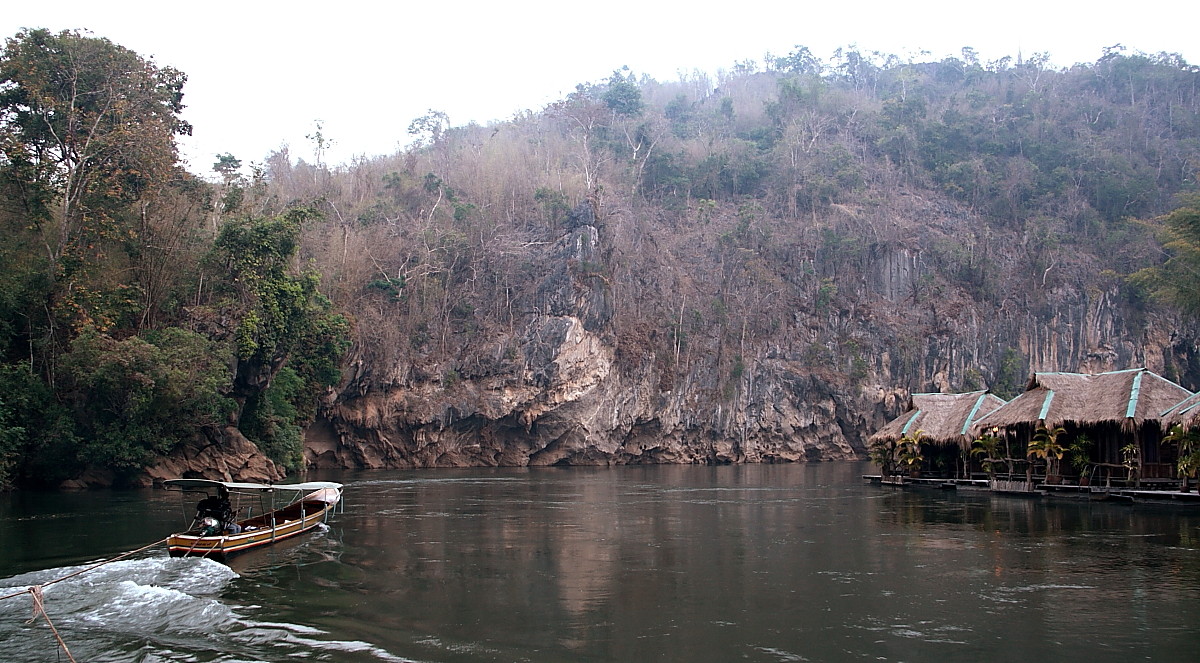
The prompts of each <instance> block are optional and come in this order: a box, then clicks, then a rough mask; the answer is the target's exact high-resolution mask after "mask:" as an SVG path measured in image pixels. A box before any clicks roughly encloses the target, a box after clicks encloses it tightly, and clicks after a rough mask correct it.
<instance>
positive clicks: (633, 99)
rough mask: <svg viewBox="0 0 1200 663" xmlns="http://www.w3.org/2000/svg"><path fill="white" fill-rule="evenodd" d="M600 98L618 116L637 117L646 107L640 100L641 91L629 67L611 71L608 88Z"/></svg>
mask: <svg viewBox="0 0 1200 663" xmlns="http://www.w3.org/2000/svg"><path fill="white" fill-rule="evenodd" d="M622 72H624V73H622ZM601 98H602V99H603V101H604V105H605V106H608V108H609V110H611V111H612V112H613V114H614V115H617V116H620V117H638V116H640V115H641V114H642V112H643V111H644V110H645V108H646V105H645V103H644V102H643V101H642V91H641V90H640V89H639V88H638V86H637V82H636V81H635V79H634V77H633V72H631V71H629V67H625V68H623V69H619V70H617V71H614V72H613V73H612V76H610V77H609V79H608V89H607V90H605V91H604V95H603V96H602V97H601Z"/></svg>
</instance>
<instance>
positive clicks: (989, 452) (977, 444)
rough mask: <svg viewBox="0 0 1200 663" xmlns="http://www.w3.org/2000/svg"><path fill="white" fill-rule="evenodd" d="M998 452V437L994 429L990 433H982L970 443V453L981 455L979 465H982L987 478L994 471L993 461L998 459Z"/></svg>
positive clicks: (995, 461)
mask: <svg viewBox="0 0 1200 663" xmlns="http://www.w3.org/2000/svg"><path fill="white" fill-rule="evenodd" d="M999 453H1000V437H999V436H998V435H996V431H995V429H993V430H992V432H990V433H984V434H983V435H980V436H979V439H977V440H975V441H974V442H972V443H971V455H972V456H982V458H980V465H982V466H983V471H984V472H987V475H988V478H989V479H991V478H992V475H993V474H995V472H996V466H995V463H997V462H999V461H1000V458H998V457H997V454H999Z"/></svg>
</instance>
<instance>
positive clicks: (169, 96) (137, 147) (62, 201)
mask: <svg viewBox="0 0 1200 663" xmlns="http://www.w3.org/2000/svg"><path fill="white" fill-rule="evenodd" d="M185 81H186V76H184V75H183V74H182V73H181V72H179V71H177V70H175V69H172V68H170V67H159V66H157V65H155V64H154V63H153V62H152V61H148V60H145V59H143V58H142V57H140V56H139V55H137V54H136V53H134V52H133V51H130V50H128V49H126V48H123V47H121V46H118V45H116V44H114V43H112V42H110V41H108V40H107V39H101V38H96V37H90V36H86V35H84V34H81V33H79V32H61V33H57V34H54V33H51V32H50V31H48V30H23V31H21V32H20V33H18V34H17V35H16V36H14V37H12V38H9V39H8V40H7V41H6V42H5V45H4V49H3V52H2V53H0V192H2V194H3V199H4V205H3V209H2V210H0V211H3V212H6V213H7V214H8V215H9V216H8V221H9V224H10V225H9V227H8V228H7V229H6V230H8V231H9V232H11V233H12V235H13V236H15V237H14V239H15V240H16V241H24V242H27V246H28V247H33V246H39V247H41V250H42V256H41V259H40V266H36V265H34V264H33V262H32V261H30V260H29V259H28V258H27V259H26V260H25V265H24V267H26V268H27V272H26V273H27V274H28V275H29V276H28V278H27V279H26V285H27V289H34V288H36V292H37V294H38V296H39V297H40V298H42V299H43V303H42V305H41V306H36V307H30V309H29V310H30V311H35V312H36V311H43V312H46V313H48V315H44V317H42V318H40V319H32V320H30V321H29V322H28V323H27V330H26V333H28V334H30V335H34V336H37V335H41V336H42V337H43V339H42V341H41V342H40V347H42V348H43V349H44V350H46V351H47V352H48V353H50V354H51V355H52V354H53V353H54V352H57V351H59V350H61V349H63V348H65V346H66V342H67V341H69V339H70V336H71V333H69V332H70V331H71V330H72V329H78V328H81V327H83V326H85V325H87V324H101V325H103V324H105V322H104V321H103V320H101V318H102V317H103V316H98V315H97V309H98V307H99V308H102V306H103V304H104V303H105V302H106V301H112V300H111V298H110V297H109V294H110V293H109V292H107V288H108V287H110V284H109V283H108V281H107V280H106V277H105V276H102V275H101V274H100V272H103V271H104V270H106V269H110V267H109V266H110V265H111V263H112V261H113V258H112V252H114V251H120V250H121V249H122V247H124V246H126V245H128V244H129V242H130V241H131V240H133V239H134V238H135V237H136V234H137V225H136V223H135V221H136V220H137V219H138V218H139V217H138V215H137V214H136V213H135V209H134V203H136V202H138V201H140V200H141V199H142V198H143V197H144V196H145V195H146V194H147V193H148V192H149V191H151V190H153V189H155V188H156V187H159V186H161V185H162V184H163V183H164V182H166V181H167V180H168V179H169V178H170V177H172V174H173V173H174V168H175V165H176V161H177V158H176V146H175V136H177V135H179V134H184V133H190V131H191V128H190V126H189V125H188V124H187V123H186V122H184V121H183V120H182V119H180V117H179V114H180V112H181V111H182V110H183V103H182V99H183V94H182V88H183V84H184V82H185ZM27 235H28V237H27ZM37 272H40V275H37ZM31 317H32V316H31ZM64 322H69V323H70V324H71V328H69V330H68V333H60V331H59V329H60V328H61V327H62V326H63V324H62V323H64ZM50 364H52V359H49V360H46V361H45V362H43V367H45V366H48V365H50Z"/></svg>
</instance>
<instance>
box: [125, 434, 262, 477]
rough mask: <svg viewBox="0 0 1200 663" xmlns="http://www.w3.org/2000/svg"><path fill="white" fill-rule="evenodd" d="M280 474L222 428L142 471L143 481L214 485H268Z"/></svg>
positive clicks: (239, 436)
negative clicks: (190, 481) (197, 481)
mask: <svg viewBox="0 0 1200 663" xmlns="http://www.w3.org/2000/svg"><path fill="white" fill-rule="evenodd" d="M283 477H284V472H283V471H282V469H280V468H279V466H277V465H276V464H275V463H274V461H272V460H271V459H270V458H267V457H266V456H265V455H263V453H262V452H261V451H259V450H258V447H256V446H254V443H253V442H251V441H250V440H247V439H246V437H245V436H244V435H242V433H241V431H239V430H238V429H236V428H233V427H226V428H225V429H223V430H222V431H221V432H220V433H219V434H216V435H213V436H212V437H211V438H210V437H208V436H205V437H197V438H194V439H192V440H189V441H187V442H185V443H184V444H182V445H180V447H179V448H177V449H176V450H175V451H173V452H172V453H171V454H170V455H168V456H165V457H163V458H162V459H160V460H159V461H158V462H157V463H155V464H154V466H153V467H151V468H149V469H148V470H147V471H146V474H145V477H144V481H145V483H146V484H147V485H149V483H151V482H152V483H160V482H162V481H163V480H165V479H176V478H182V479H213V480H216V481H248V482H256V483H258V482H271V481H277V480H279V479H282V478H283Z"/></svg>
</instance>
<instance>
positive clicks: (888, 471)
mask: <svg viewBox="0 0 1200 663" xmlns="http://www.w3.org/2000/svg"><path fill="white" fill-rule="evenodd" d="M867 454H868V455H869V456H870V458H871V461H872V462H874V463H875V464H876V465H878V466H879V473H880V474H881V475H883V477H884V478H885V479H886V478H887V477H888V476H890V475H893V474H895V473H896V441H895V440H876V441H875V442H872V443H871V446H870V447H869V448H868V449H867Z"/></svg>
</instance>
